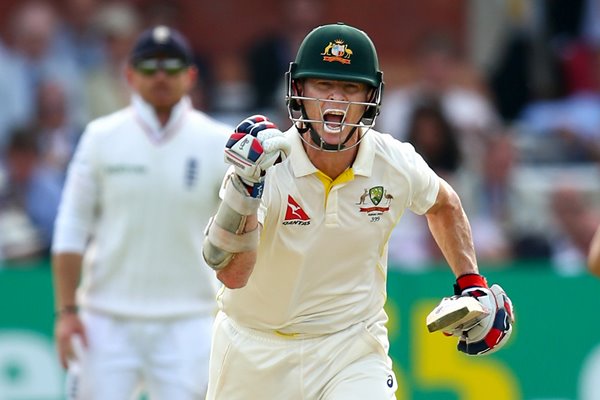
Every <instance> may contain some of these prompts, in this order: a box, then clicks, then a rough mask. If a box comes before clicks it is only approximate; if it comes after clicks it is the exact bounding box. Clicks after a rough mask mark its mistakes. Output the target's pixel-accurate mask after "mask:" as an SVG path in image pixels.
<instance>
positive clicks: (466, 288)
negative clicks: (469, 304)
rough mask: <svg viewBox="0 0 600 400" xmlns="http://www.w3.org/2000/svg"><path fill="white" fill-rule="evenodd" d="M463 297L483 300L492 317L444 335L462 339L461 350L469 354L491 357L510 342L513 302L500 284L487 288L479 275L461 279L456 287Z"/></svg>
mask: <svg viewBox="0 0 600 400" xmlns="http://www.w3.org/2000/svg"><path fill="white" fill-rule="evenodd" d="M454 289H455V293H456V294H459V295H461V296H472V297H474V298H475V299H477V301H479V302H480V303H481V304H482V305H483V306H484V307H485V308H486V309H487V310H489V314H487V315H486V316H485V317H483V318H482V319H481V320H479V321H478V322H477V323H476V324H474V325H473V326H471V327H469V328H467V329H465V328H464V327H463V328H462V329H456V330H454V331H452V332H444V334H446V335H448V336H450V335H451V336H458V337H459V338H460V339H459V341H458V346H457V349H458V350H459V351H461V352H463V353H466V354H468V355H483V354H491V353H493V352H495V351H497V350H498V349H500V348H501V347H502V346H504V345H505V344H506V342H508V339H509V338H510V335H511V333H512V326H513V323H514V314H513V307H512V302H511V301H510V299H509V298H508V296H507V295H506V293H505V292H504V289H502V287H500V285H497V284H494V285H492V286H491V287H490V288H488V286H487V282H486V280H485V278H483V277H482V276H481V275H478V274H468V275H463V276H461V277H459V278H458V279H457V280H456V285H455V287H454Z"/></svg>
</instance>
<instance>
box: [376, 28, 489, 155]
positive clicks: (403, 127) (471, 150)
mask: <svg viewBox="0 0 600 400" xmlns="http://www.w3.org/2000/svg"><path fill="white" fill-rule="evenodd" d="M417 57H418V61H417V65H418V72H417V73H416V76H415V78H414V79H413V81H411V82H410V83H409V84H407V85H403V86H400V87H397V88H393V89H391V90H388V91H386V94H384V96H385V100H384V102H383V106H382V112H381V115H380V116H379V119H378V120H377V126H378V127H379V129H380V130H381V131H383V132H387V133H391V134H392V135H393V136H395V137H396V138H398V139H400V140H406V137H407V135H408V128H409V127H408V121H409V120H410V115H411V113H412V110H414V108H415V107H416V106H418V105H419V104H420V102H421V101H422V99H427V98H438V99H439V102H440V104H441V107H442V109H443V111H444V113H445V114H446V115H447V117H448V119H449V121H450V123H451V125H452V126H453V127H454V129H456V130H457V132H458V138H459V143H460V147H461V149H463V151H464V152H465V154H468V155H469V156H470V157H469V158H466V159H465V160H464V161H465V163H466V165H465V166H467V167H469V166H473V165H477V164H478V160H477V159H476V154H480V153H481V142H482V138H483V137H485V136H487V135H490V134H494V133H495V132H496V130H497V129H498V126H499V118H498V115H497V113H496V110H495V109H494V108H493V105H492V104H491V103H490V101H489V100H488V99H487V97H486V95H485V93H486V89H485V88H484V87H483V84H482V83H481V81H480V79H479V78H478V77H477V75H476V74H475V73H473V72H472V71H471V70H472V67H471V66H470V65H468V64H467V63H466V62H465V61H464V60H462V59H461V58H460V56H459V52H458V50H457V49H456V47H455V45H454V43H453V42H452V41H451V40H450V38H449V37H448V36H446V35H443V34H437V33H436V34H432V35H430V36H428V37H426V38H425V39H424V40H423V42H422V43H421V47H420V50H419V53H418V56H417Z"/></svg>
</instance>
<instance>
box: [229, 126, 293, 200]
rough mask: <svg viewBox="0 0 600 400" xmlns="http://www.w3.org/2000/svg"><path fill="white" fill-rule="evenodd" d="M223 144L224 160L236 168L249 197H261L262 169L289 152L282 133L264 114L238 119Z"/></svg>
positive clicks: (273, 163)
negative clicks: (225, 142) (227, 139)
mask: <svg viewBox="0 0 600 400" xmlns="http://www.w3.org/2000/svg"><path fill="white" fill-rule="evenodd" d="M225 147H226V148H225V162H227V163H229V164H231V165H233V166H234V167H235V172H236V174H237V175H238V176H239V177H240V179H241V180H242V182H243V183H244V184H245V185H246V186H247V187H248V193H249V195H250V196H252V197H261V196H262V189H263V185H264V176H265V171H266V170H267V169H268V168H270V167H272V166H273V165H275V164H277V163H279V162H281V161H283V160H285V158H286V157H287V156H288V154H289V153H290V144H289V142H288V141H287V140H286V139H285V137H284V134H283V132H281V131H280V130H279V129H278V128H277V126H276V125H275V124H274V123H273V122H271V121H269V120H268V119H267V117H265V116H263V115H253V116H251V117H248V118H246V119H245V120H243V121H242V122H240V124H239V125H238V126H237V127H236V129H235V132H234V133H233V134H232V135H231V136H230V138H229V141H228V142H227V145H226V146H225Z"/></svg>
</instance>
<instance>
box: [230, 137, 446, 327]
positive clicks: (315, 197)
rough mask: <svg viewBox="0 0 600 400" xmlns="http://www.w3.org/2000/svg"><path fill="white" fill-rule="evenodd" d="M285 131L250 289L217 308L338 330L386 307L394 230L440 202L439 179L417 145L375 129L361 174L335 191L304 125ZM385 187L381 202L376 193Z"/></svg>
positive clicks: (363, 150) (271, 174) (265, 320)
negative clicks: (303, 135) (286, 147)
mask: <svg viewBox="0 0 600 400" xmlns="http://www.w3.org/2000/svg"><path fill="white" fill-rule="evenodd" d="M286 135H287V136H288V137H289V140H290V142H291V145H292V150H291V153H290V156H289V157H288V158H287V159H286V160H285V161H284V162H283V163H281V164H278V165H276V166H274V167H273V168H270V169H269V170H268V171H267V176H266V181H265V189H264V194H263V198H262V200H263V202H262V205H261V208H260V209H259V212H258V218H259V221H260V223H261V224H262V225H263V229H262V232H261V238H260V244H259V248H258V259H257V262H256V265H255V267H254V271H253V273H252V276H251V277H250V280H249V282H248V284H247V286H245V287H244V288H242V289H235V290H230V289H226V288H224V289H223V291H222V292H221V293H220V295H219V298H218V300H219V305H220V308H221V309H222V310H223V311H225V313H226V314H227V315H228V316H230V317H231V318H232V319H234V320H235V321H236V322H237V323H238V324H240V325H243V326H246V327H250V328H254V329H258V330H267V331H273V330H279V331H281V332H284V333H303V334H324V333H332V332H337V331H340V330H343V329H346V328H347V327H349V326H351V325H354V324H356V323H358V322H360V321H365V320H368V319H369V318H370V317H372V316H373V315H375V314H377V313H378V312H379V311H380V310H381V309H382V308H383V304H384V302H385V298H386V295H385V292H386V288H385V286H386V275H387V240H388V237H389V235H390V233H391V231H392V229H393V227H394V226H395V225H396V223H397V222H398V220H399V219H400V217H401V216H402V213H403V212H404V210H405V209H406V208H409V209H411V210H412V211H414V212H415V213H418V214H423V213H424V212H426V211H427V210H428V209H429V208H430V207H431V206H432V205H433V203H434V202H435V199H436V196H437V193H438V190H439V178H438V177H437V175H435V173H434V172H433V171H432V170H431V169H430V168H429V167H428V166H427V165H426V163H425V162H424V161H423V159H422V158H421V157H420V156H419V155H417V154H416V152H415V151H414V149H413V147H412V146H411V145H409V144H406V143H401V142H399V141H397V140H395V139H394V138H393V137H392V136H390V135H384V134H381V133H379V132H376V131H373V130H371V131H369V132H367V134H366V135H365V138H364V139H363V141H362V142H361V144H360V148H359V152H358V155H357V159H356V161H355V162H354V165H353V167H352V170H353V173H354V179H352V180H347V181H346V182H340V183H339V184H336V185H334V186H333V187H332V188H331V190H330V191H329V193H327V192H326V189H325V185H324V183H323V182H322V181H321V180H320V179H319V177H318V176H317V174H316V172H317V170H316V168H315V167H314V166H313V165H312V164H311V163H310V162H309V160H308V157H307V156H306V153H305V152H304V150H303V147H302V143H301V140H300V138H299V134H298V132H297V130H296V129H294V128H292V129H290V130H289V131H287V132H286ZM378 187H381V190H380V191H379V194H380V195H381V197H380V201H379V202H378V203H377V204H375V202H374V201H373V200H372V199H371V196H369V191H370V189H373V190H372V192H375V193H374V194H377V188H378ZM375 197H377V196H375ZM359 203H360V204H359ZM288 208H289V214H288ZM303 213H304V214H305V215H303ZM288 217H289V218H288ZM306 217H308V218H306Z"/></svg>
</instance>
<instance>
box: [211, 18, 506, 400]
mask: <svg viewBox="0 0 600 400" xmlns="http://www.w3.org/2000/svg"><path fill="white" fill-rule="evenodd" d="M286 78H287V99H286V100H287V106H288V108H289V114H290V119H291V121H292V122H293V126H292V127H291V128H290V129H289V130H288V131H287V132H285V133H282V132H280V131H279V130H278V129H277V128H276V127H275V126H274V125H273V124H272V123H271V122H269V121H268V119H266V117H263V116H252V117H250V118H248V119H246V120H244V121H243V122H242V123H240V124H239V125H238V127H237V129H236V132H235V133H234V134H232V135H231V137H230V140H229V142H228V143H227V145H226V148H225V158H226V161H227V162H228V163H230V164H231V165H232V167H231V168H230V173H229V174H228V176H227V178H226V180H225V183H224V187H223V189H222V191H221V197H222V203H221V205H220V207H219V210H218V212H217V213H216V215H215V216H214V217H213V219H212V220H211V222H210V225H209V226H208V228H207V236H206V239H205V242H204V252H203V254H204V257H205V259H206V260H207V262H208V264H209V265H210V266H211V267H212V268H213V269H215V270H216V271H217V273H216V275H217V277H218V279H219V280H220V281H221V282H222V283H223V284H224V288H223V290H222V291H220V293H219V295H218V304H219V307H220V312H219V314H218V316H217V318H216V321H215V327H214V331H213V342H212V352H211V365H210V375H209V388H208V395H207V399H211V400H212V399H219V400H238V399H248V400H251V399H286V400H291V399H323V400H325V399H326V400H334V399H335V400H342V399H343V400H349V399H361V400H364V399H393V398H395V394H394V393H395V391H396V389H397V382H396V378H395V376H394V372H393V371H392V364H391V359H390V358H389V356H388V348H389V341H388V337H387V329H386V322H387V316H386V313H385V311H384V303H385V299H386V275H387V243H388V237H389V236H390V233H391V232H392V229H393V228H394V226H395V225H396V223H397V222H398V220H399V219H400V218H401V216H402V214H403V212H404V211H405V210H406V209H410V210H412V211H414V212H416V213H418V214H424V215H425V216H426V217H427V220H428V223H429V227H430V229H431V232H432V234H433V236H434V237H435V239H436V241H437V243H438V244H439V246H440V248H441V250H442V251H443V254H444V255H445V257H446V259H447V261H448V264H449V265H450V267H451V269H452V272H453V273H454V275H455V277H456V278H457V279H456V284H455V285H454V290H455V293H456V294H457V295H462V296H473V297H475V298H476V299H477V300H478V301H481V302H482V303H483V304H484V305H485V306H486V309H487V311H488V314H487V315H486V316H485V317H484V318H483V319H481V320H480V321H477V323H476V324H475V325H473V326H470V327H469V328H470V329H468V330H466V329H464V330H463V329H462V326H461V327H459V328H457V329H454V330H449V331H448V332H447V333H449V334H453V335H457V336H460V339H459V345H458V348H459V350H461V351H463V352H465V353H467V354H473V355H475V354H483V353H486V352H490V351H493V350H496V349H498V348H500V347H501V346H502V345H503V344H504V343H505V342H506V339H508V336H509V335H510V330H511V324H512V309H511V307H510V301H509V300H508V297H507V296H506V294H505V293H504V291H502V290H501V288H500V287H499V286H497V285H494V286H492V288H488V285H487V283H486V280H485V279H484V278H483V277H482V276H481V275H479V273H478V268H477V262H476V259H475V252H474V250H473V243H472V238H471V231H470V228H469V222H468V220H467V217H466V216H465V213H464V211H463V209H462V207H461V203H460V200H459V198H458V196H457V194H456V192H455V191H454V190H453V189H452V188H451V187H450V186H449V185H448V184H447V183H446V182H445V181H444V180H442V179H441V178H440V177H438V176H437V175H436V174H435V173H434V172H433V171H432V170H431V168H429V166H428V165H427V164H426V163H425V162H424V161H423V159H422V158H421V157H420V156H419V155H418V154H417V153H416V152H415V151H414V149H413V147H412V146H411V145H410V144H407V143H401V142H399V141H397V140H395V139H394V138H392V137H391V136H390V135H387V134H382V133H379V132H376V131H374V130H373V129H371V128H372V126H373V124H374V120H375V118H376V116H377V114H378V112H379V107H380V103H381V94H382V90H383V78H382V72H381V71H380V70H379V65H378V59H377V53H376V50H375V47H374V45H373V43H372V41H371V40H370V38H369V37H368V36H367V34H366V33H365V32H363V31H361V30H358V29H356V28H354V27H351V26H348V25H345V24H342V23H338V24H332V25H324V26H319V27H317V28H315V29H314V30H312V31H311V32H310V33H309V34H308V35H307V36H306V37H305V39H304V41H303V42H302V44H301V45H300V48H299V50H298V53H297V56H296V60H295V62H292V63H291V66H290V69H289V72H288V73H287V76H286Z"/></svg>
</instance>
